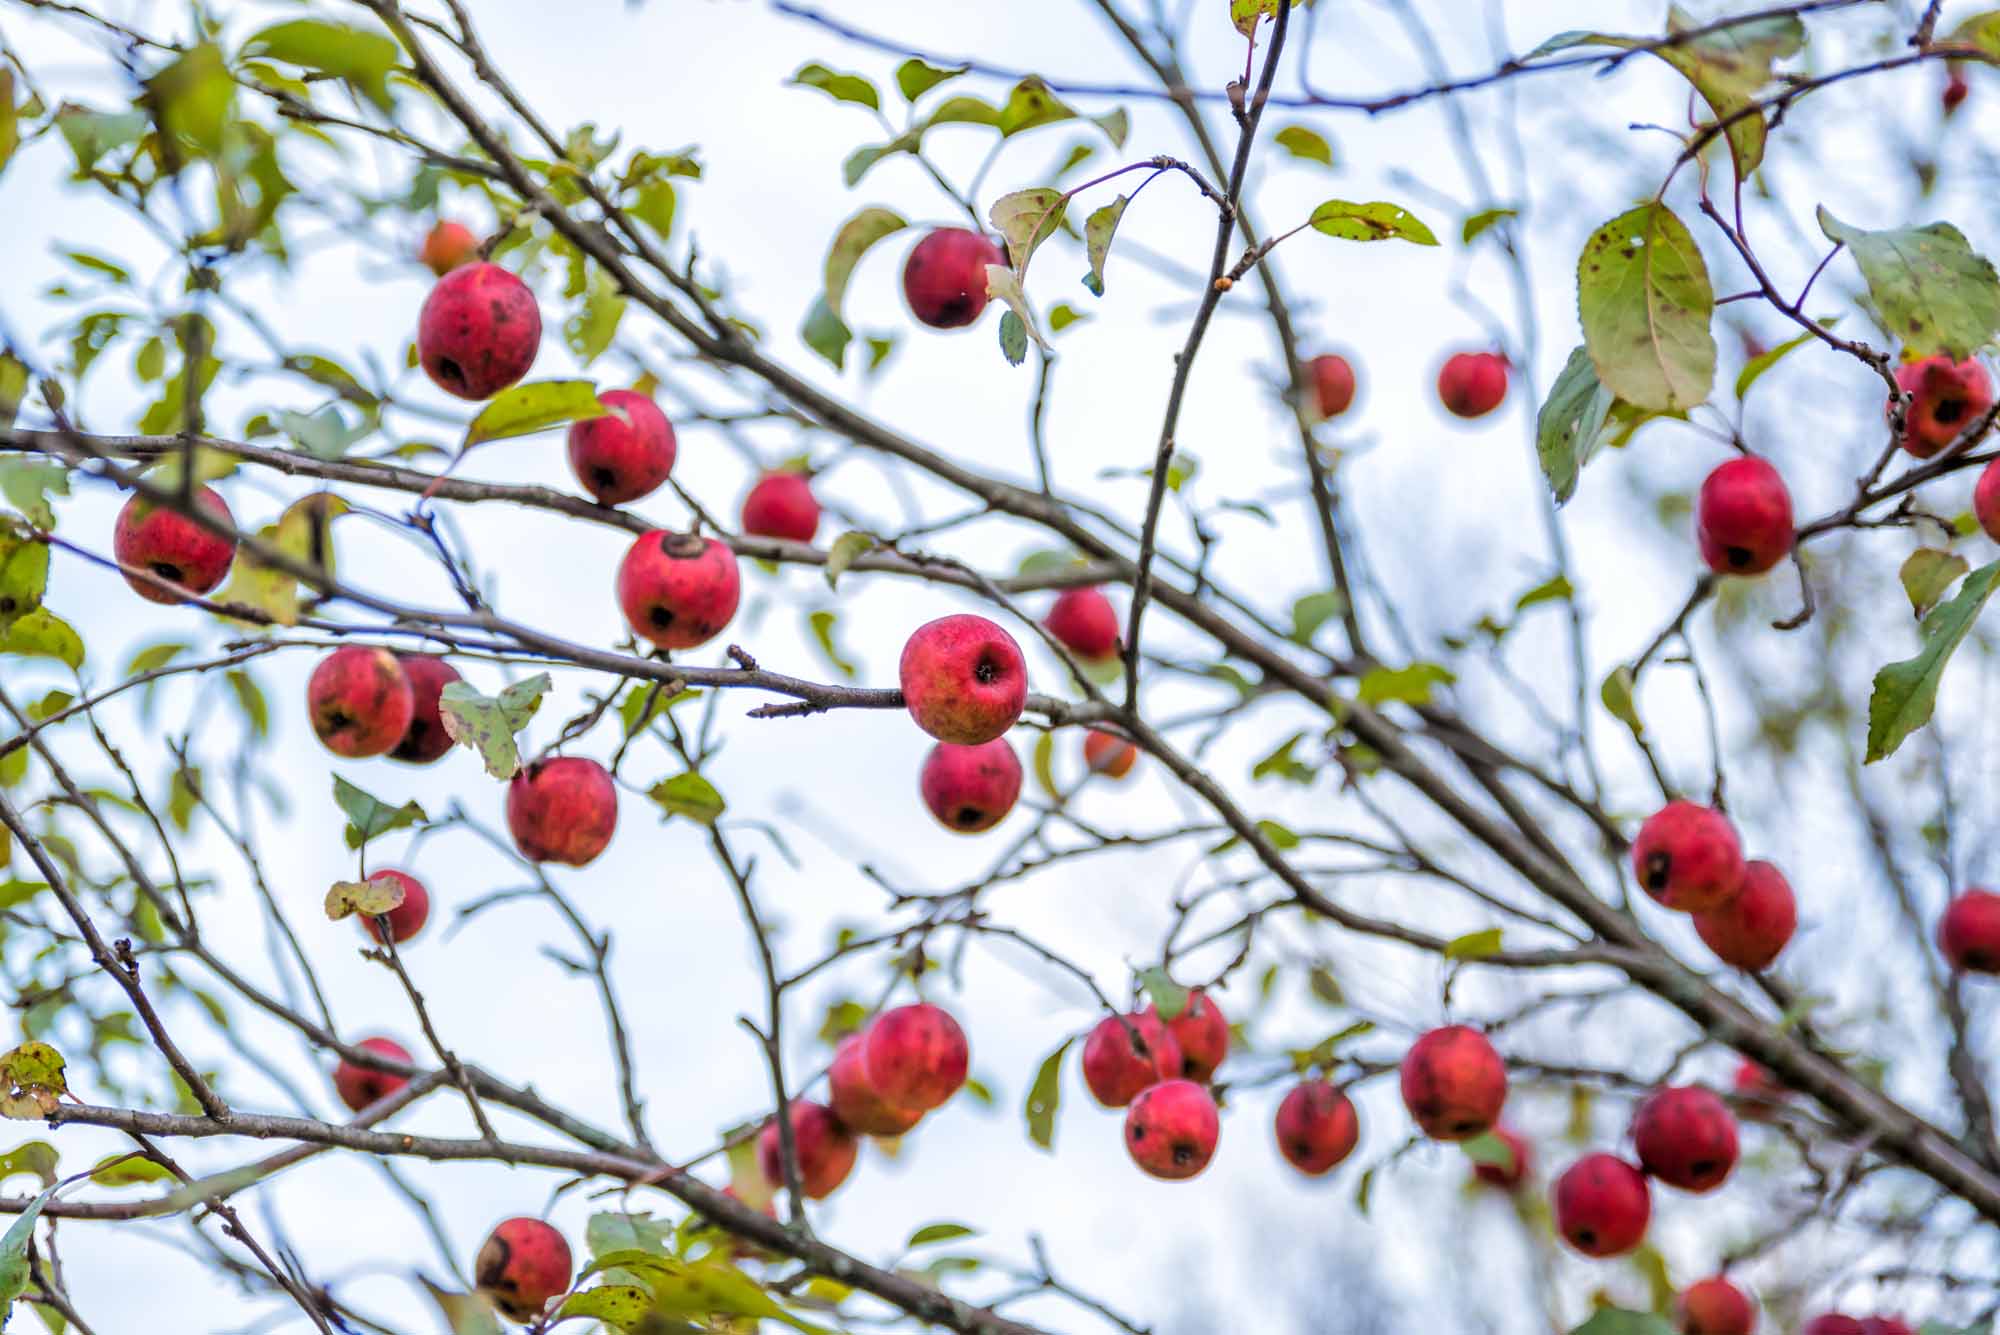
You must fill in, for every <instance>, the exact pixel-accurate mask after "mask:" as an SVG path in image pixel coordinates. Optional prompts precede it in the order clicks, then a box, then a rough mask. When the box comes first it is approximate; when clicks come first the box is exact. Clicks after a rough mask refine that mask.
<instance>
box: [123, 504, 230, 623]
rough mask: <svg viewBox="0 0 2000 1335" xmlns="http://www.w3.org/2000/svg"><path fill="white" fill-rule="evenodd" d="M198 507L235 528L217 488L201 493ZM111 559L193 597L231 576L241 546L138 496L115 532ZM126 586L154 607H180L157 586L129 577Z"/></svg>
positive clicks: (168, 594) (173, 511)
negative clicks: (155, 577)
mask: <svg viewBox="0 0 2000 1335" xmlns="http://www.w3.org/2000/svg"><path fill="white" fill-rule="evenodd" d="M194 503H195V504H196V505H197V506H199V507H200V508H201V509H202V510H203V511H204V512H206V513H207V514H208V515H209V516H210V517H211V518H214V519H219V520H221V521H222V522H223V523H225V524H233V523H235V522H236V521H235V519H234V518H233V517H232V516H231V515H230V513H229V507H228V506H227V505H225V504H223V500H222V497H221V496H219V495H217V494H216V491H215V488H213V487H198V488H196V489H195V493H194ZM111 554H112V556H113V557H115V558H117V561H118V564H120V565H125V566H132V567H134V568H136V569H139V570H149V571H151V572H152V573H153V574H155V575H158V576H159V577H160V578H161V579H163V580H166V581H167V582H168V583H169V584H174V585H178V586H179V587H180V588H183V589H186V590H187V591H188V592H189V593H209V592H212V591H213V590H214V588H215V586H216V585H218V584H220V583H222V580H223V577H224V576H226V575H228V573H229V563H230V561H231V560H232V559H234V558H235V556H236V542H235V540H234V539H233V538H225V537H223V536H222V535H221V534H219V533H211V532H209V531H208V530H207V529H205V528H203V527H202V526H201V525H199V524H197V523H195V522H194V520H192V519H189V518H188V517H187V516H186V515H184V514H181V513H180V512H178V511H176V510H173V509H170V508H168V507H167V506H164V505H156V504H154V503H153V502H152V501H150V500H148V499H146V498H145V497H144V496H134V497H133V498H132V499H131V500H129V501H127V502H125V508H124V509H122V510H120V511H119V512H118V522H117V523H116V524H115V525H113V527H112V530H111ZM125 582H126V583H127V584H129V585H131V586H132V591H133V592H134V593H136V594H138V595H139V596H140V597H141V598H144V599H145V600H146V601H147V602H149V603H177V602H180V601H181V600H180V599H179V598H177V597H175V596H174V595H173V594H171V593H169V592H167V591H166V590H165V589H163V588H161V587H159V586H158V585H157V584H150V583H148V582H147V581H145V580H143V579H139V578H137V577H135V576H133V575H129V574H128V575H126V576H125Z"/></svg>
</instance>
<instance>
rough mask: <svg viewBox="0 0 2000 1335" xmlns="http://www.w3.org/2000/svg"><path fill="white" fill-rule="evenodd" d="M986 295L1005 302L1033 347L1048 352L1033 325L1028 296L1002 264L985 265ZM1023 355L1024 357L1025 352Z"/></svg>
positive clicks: (1046, 342)
mask: <svg viewBox="0 0 2000 1335" xmlns="http://www.w3.org/2000/svg"><path fill="white" fill-rule="evenodd" d="M986 295H987V296H989V297H996V298H998V299H999V300H1001V301H1003V302H1005V303H1006V304H1007V308H1008V309H1009V310H1010V311H1012V312H1013V314H1014V317H1015V318H1016V319H1018V320H1020V322H1021V326H1022V328H1023V329H1024V330H1025V331H1026V332H1027V335H1028V337H1029V338H1031V339H1033V340H1034V341H1035V346H1037V347H1039V348H1041V349H1042V351H1044V352H1047V351H1049V341H1048V340H1047V339H1045V338H1043V337H1042V331H1041V330H1040V329H1039V328H1037V327H1036V325H1035V310H1034V307H1032V306H1030V305H1028V294H1027V293H1026V292H1024V291H1022V289H1021V280H1020V278H1019V276H1018V275H1016V274H1015V272H1014V271H1013V270H1012V269H1009V268H1008V267H1007V266H1006V265H1004V264H989V265H987V266H986ZM1023 355H1024V356H1025V355H1026V352H1025V350H1024V351H1023Z"/></svg>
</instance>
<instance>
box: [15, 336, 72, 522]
mask: <svg viewBox="0 0 2000 1335" xmlns="http://www.w3.org/2000/svg"><path fill="white" fill-rule="evenodd" d="M4 361H5V358H4V357H0V362H4ZM4 371H5V368H4V366H0V378H4ZM4 397H5V390H4V388H0V399H4ZM7 417H8V413H7V411H6V404H5V403H4V402H0V427H4V426H6V425H7ZM51 495H55V496H67V495H69V470H68V469H66V468H64V467H63V466H62V465H61V464H54V463H37V462H35V461H34V460H32V459H0V496H5V497H6V498H7V503H8V504H9V505H11V506H13V507H14V508H15V509H16V510H19V511H20V512H21V513H22V514H23V515H25V516H27V519H28V522H29V523H31V524H33V525H34V526H35V527H37V528H43V529H50V528H54V527H55V526H56V512H55V508H54V507H53V506H51V505H50V504H49V502H48V498H49V497H50V496H51Z"/></svg>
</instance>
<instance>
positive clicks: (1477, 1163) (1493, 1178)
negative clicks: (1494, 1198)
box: [1467, 1126, 1535, 1191]
mask: <svg viewBox="0 0 2000 1335" xmlns="http://www.w3.org/2000/svg"><path fill="white" fill-rule="evenodd" d="M1486 1134H1487V1135H1489V1136H1491V1137H1493V1138H1494V1139H1495V1140H1497V1141H1499V1142H1500V1143H1501V1144H1502V1145H1504V1146H1505V1147H1506V1149H1507V1153H1508V1156H1509V1157H1508V1158H1507V1159H1506V1160H1505V1161H1501V1160H1499V1159H1497V1158H1494V1157H1491V1156H1483V1157H1481V1158H1478V1159H1474V1160H1473V1161H1472V1176H1473V1178H1474V1179H1475V1180H1476V1181H1479V1182H1483V1183H1485V1184H1486V1185H1487V1186H1489V1187H1499V1188H1500V1189H1501V1190H1503V1191H1512V1190H1514V1188H1516V1187H1518V1186H1520V1185H1521V1184H1522V1183H1523V1182H1525V1181H1527V1178H1528V1174H1529V1172H1530V1171H1532V1170H1533V1168H1534V1164H1535V1156H1534V1153H1533V1151H1531V1150H1530V1149H1529V1148H1528V1142H1527V1141H1526V1140H1524V1139H1522V1137H1521V1136H1520V1135H1519V1134H1517V1133H1516V1132H1514V1131H1512V1130H1510V1129H1509V1128H1507V1127H1504V1126H1496V1127H1494V1128H1493V1129H1492V1130H1491V1131H1489V1132H1487V1133H1486ZM1467 1148H1471V1147H1470V1146H1468V1147H1467Z"/></svg>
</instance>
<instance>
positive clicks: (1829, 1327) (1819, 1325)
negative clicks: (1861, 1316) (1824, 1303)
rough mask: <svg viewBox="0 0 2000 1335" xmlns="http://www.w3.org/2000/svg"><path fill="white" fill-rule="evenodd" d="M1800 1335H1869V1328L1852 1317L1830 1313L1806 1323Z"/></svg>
mask: <svg viewBox="0 0 2000 1335" xmlns="http://www.w3.org/2000/svg"><path fill="white" fill-rule="evenodd" d="M1799 1335H1868V1328H1867V1327H1866V1326H1864V1325H1862V1324H1861V1323H1860V1322H1859V1321H1857V1320H1856V1319H1855V1318H1853V1317H1851V1316H1842V1315H1841V1314H1840V1313H1838V1312H1828V1313H1827V1314H1826V1315H1825V1316H1816V1317H1814V1318H1813V1319H1812V1320H1810V1321H1808V1322H1806V1324H1805V1329H1803V1330H1801V1331H1800V1332H1799Z"/></svg>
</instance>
